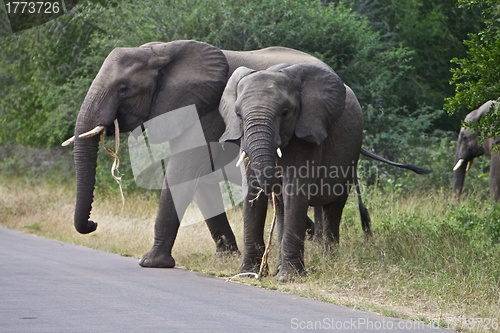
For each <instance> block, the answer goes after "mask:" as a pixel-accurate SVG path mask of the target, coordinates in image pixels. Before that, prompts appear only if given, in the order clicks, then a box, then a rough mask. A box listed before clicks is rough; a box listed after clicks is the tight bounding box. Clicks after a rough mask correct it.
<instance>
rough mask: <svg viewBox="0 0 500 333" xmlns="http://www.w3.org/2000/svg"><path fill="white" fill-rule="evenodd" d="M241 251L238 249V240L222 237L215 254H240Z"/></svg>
mask: <svg viewBox="0 0 500 333" xmlns="http://www.w3.org/2000/svg"><path fill="white" fill-rule="evenodd" d="M240 254H241V252H240V250H239V249H238V245H236V240H232V241H229V240H228V239H226V237H224V236H223V237H221V239H220V240H219V241H218V242H217V245H216V248H215V255H216V256H219V255H222V256H225V255H230V256H231V255H240Z"/></svg>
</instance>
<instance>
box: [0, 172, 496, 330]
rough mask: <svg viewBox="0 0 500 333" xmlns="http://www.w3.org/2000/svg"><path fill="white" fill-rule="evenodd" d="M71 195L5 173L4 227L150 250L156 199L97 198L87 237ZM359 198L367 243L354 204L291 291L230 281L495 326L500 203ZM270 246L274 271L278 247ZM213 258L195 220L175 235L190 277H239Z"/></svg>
mask: <svg viewBox="0 0 500 333" xmlns="http://www.w3.org/2000/svg"><path fill="white" fill-rule="evenodd" d="M74 195H75V194H74V186H73V185H72V184H65V183H61V182H57V181H54V180H53V179H51V180H50V181H49V180H47V181H43V180H39V179H38V180H37V181H33V180H32V179H29V178H26V177H6V176H5V175H2V176H1V182H0V224H1V225H3V226H5V227H7V228H12V229H17V230H20V231H23V232H29V233H34V234H37V235H40V236H44V237H48V238H54V239H58V240H62V241H66V242H71V243H75V244H80V245H84V246H88V247H92V248H97V249H101V250H104V251H109V252H113V253H117V254H121V255H127V256H132V257H136V258H139V257H140V256H141V255H142V254H144V253H145V252H147V251H148V250H149V248H150V245H151V244H152V240H153V224H154V218H155V215H156V209H157V201H158V199H157V195H156V194H153V193H151V192H138V191H134V192H132V193H126V205H125V206H124V207H122V205H121V199H120V196H119V193H118V190H116V191H109V190H106V191H98V192H97V193H96V199H95V204H94V210H93V212H92V218H93V219H95V220H96V221H98V222H99V227H98V229H97V231H96V232H95V233H92V234H90V235H80V234H78V233H77V232H76V231H75V230H74V228H73V224H72V216H73V208H74V207H73V205H74ZM363 195H364V201H365V203H366V204H367V206H368V208H369V211H370V214H371V217H372V226H373V232H374V237H373V239H371V240H368V241H367V240H365V238H364V236H363V234H362V231H361V227H360V220H359V213H358V210H357V203H356V201H355V200H354V199H355V198H354V197H352V198H350V199H349V201H348V203H347V205H346V208H345V210H344V216H343V220H342V226H341V243H340V246H339V247H338V248H337V249H336V250H335V252H334V253H333V254H325V253H324V252H323V251H322V249H321V247H320V246H318V245H317V244H315V243H313V242H311V241H307V242H306V255H305V262H306V267H307V272H308V274H307V276H306V277H303V278H301V279H299V280H297V281H295V282H293V283H288V284H279V283H278V282H276V281H275V279H274V277H273V276H268V277H265V278H263V279H262V280H261V281H256V280H252V279H235V280H237V281H241V282H244V283H249V284H254V285H258V286H262V287H264V288H269V289H274V290H279V291H283V292H289V293H294V294H297V295H301V296H305V297H309V298H315V299H319V300H322V301H326V302H331V303H336V304H342V305H347V306H352V307H356V308H361V309H365V310H370V311H374V312H378V313H382V314H384V315H389V316H396V317H402V318H409V319H416V320H424V321H429V322H432V323H435V322H437V321H439V320H441V322H443V321H444V322H445V323H446V322H447V323H448V324H445V325H444V327H450V328H454V329H460V330H462V326H463V325H462V323H463V322H464V321H465V320H466V319H467V318H496V320H498V319H499V318H500V206H499V205H495V204H493V203H491V202H490V201H488V200H485V199H484V197H483V196H482V194H481V195H479V194H474V193H470V195H469V196H468V197H465V198H463V199H462V200H461V201H456V200H454V199H453V198H451V195H450V192H448V191H444V190H437V191H434V192H426V193H425V195H421V194H420V193H409V192H402V191H387V190H385V191H382V190H376V189H372V188H367V189H366V190H365V192H364V194H363ZM271 217H272V212H271V211H270V214H269V220H270V219H271ZM229 219H230V222H231V225H232V227H233V229H234V231H235V234H236V235H237V237H238V241H239V246H240V249H242V248H243V242H242V221H241V211H238V210H235V211H231V212H229ZM266 237H267V236H266ZM273 245H274V247H273V249H272V251H271V257H270V267H271V270H273V268H274V267H275V265H276V258H277V256H276V248H277V247H276V240H274V243H273ZM214 250H215V246H214V244H213V241H212V240H211V238H210V235H209V232H208V229H207V227H206V226H205V225H204V223H201V222H200V223H195V224H192V225H189V226H183V227H181V228H180V230H179V234H178V238H177V241H176V243H175V246H174V249H173V255H174V257H175V259H176V261H177V265H178V266H184V267H186V268H187V269H190V270H194V271H198V272H202V273H205V274H210V275H214V276H218V277H224V278H229V277H232V276H234V275H235V274H237V273H238V268H239V264H240V260H241V258H240V257H218V256H214V255H213V253H214ZM447 325H450V326H447ZM464 327H466V326H464ZM478 327H479V326H478ZM476 328H477V327H476ZM471 331H474V332H481V330H480V329H474V330H471Z"/></svg>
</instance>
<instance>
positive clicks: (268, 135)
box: [219, 64, 363, 282]
mask: <svg viewBox="0 0 500 333" xmlns="http://www.w3.org/2000/svg"><path fill="white" fill-rule="evenodd" d="M346 91H347V93H346ZM219 110H220V112H221V114H222V116H223V118H224V121H225V123H226V131H225V132H224V134H223V135H222V137H221V138H220V141H221V142H222V143H224V142H227V141H234V140H239V139H241V150H242V155H241V158H240V160H241V161H245V165H244V167H243V170H242V171H243V172H244V173H245V176H246V179H247V186H248V191H247V197H246V198H245V200H244V202H243V220H244V240H245V248H244V256H243V263H242V266H241V270H242V271H254V270H255V269H256V266H258V263H259V262H260V258H261V255H262V251H263V248H264V244H263V239H262V234H263V229H264V222H265V216H266V207H267V202H268V196H269V195H270V194H271V193H273V192H274V193H276V194H277V197H278V202H279V204H278V214H277V216H278V238H279V244H280V265H279V266H280V267H281V268H280V271H279V273H278V274H279V275H278V277H277V278H278V280H279V281H283V282H284V281H287V280H289V279H290V278H291V277H293V276H295V275H296V274H302V273H303V272H304V239H305V231H306V225H305V223H304V220H305V219H306V216H307V209H308V207H309V206H321V207H322V210H323V226H322V228H323V240H324V241H325V242H326V243H327V244H333V243H336V242H338V240H339V226H340V219H341V216H342V211H343V208H344V205H345V203H346V201H347V198H348V195H349V192H350V188H351V186H352V185H354V184H355V182H356V178H357V163H358V158H359V154H360V151H361V142H362V133H363V115H362V113H361V108H360V107H359V103H358V101H357V99H356V97H355V96H354V93H353V92H352V90H351V89H350V88H349V87H347V86H345V85H344V84H343V82H342V80H341V79H340V78H339V77H338V76H337V74H336V73H335V72H334V71H333V70H331V69H327V68H325V67H322V66H316V65H311V64H297V65H291V66H288V65H280V66H275V67H273V68H270V69H268V70H264V71H254V70H253V69H248V68H245V67H241V68H239V69H238V70H236V71H235V72H234V73H233V75H232V77H231V78H230V79H229V82H228V84H227V86H226V89H225V91H224V94H223V96H222V100H221V104H220V107H219ZM246 156H248V158H246Z"/></svg>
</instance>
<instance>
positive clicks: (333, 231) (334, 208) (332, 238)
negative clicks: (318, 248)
mask: <svg viewBox="0 0 500 333" xmlns="http://www.w3.org/2000/svg"><path fill="white" fill-rule="evenodd" d="M346 193H348V192H346ZM346 202H347V194H346V195H343V196H341V197H339V198H337V199H336V200H335V201H334V202H332V203H330V204H328V205H324V206H323V236H324V238H323V239H324V243H323V245H324V248H325V250H326V251H328V252H330V251H332V250H333V249H334V248H335V247H337V246H338V244H339V241H340V220H341V218H342V211H343V210H344V206H345V204H346Z"/></svg>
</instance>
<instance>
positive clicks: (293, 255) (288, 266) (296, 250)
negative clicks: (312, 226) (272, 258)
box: [277, 196, 309, 282]
mask: <svg viewBox="0 0 500 333" xmlns="http://www.w3.org/2000/svg"><path fill="white" fill-rule="evenodd" d="M284 206H285V216H284V230H283V236H282V237H283V238H282V240H281V270H280V272H279V274H278V276H277V279H278V281H280V282H287V281H288V280H289V279H291V278H293V277H294V276H296V275H303V274H305V268H304V240H305V236H306V228H307V224H306V223H304V221H305V220H306V216H307V209H308V207H309V203H308V201H307V199H306V198H302V197H298V196H285V197H284Z"/></svg>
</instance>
